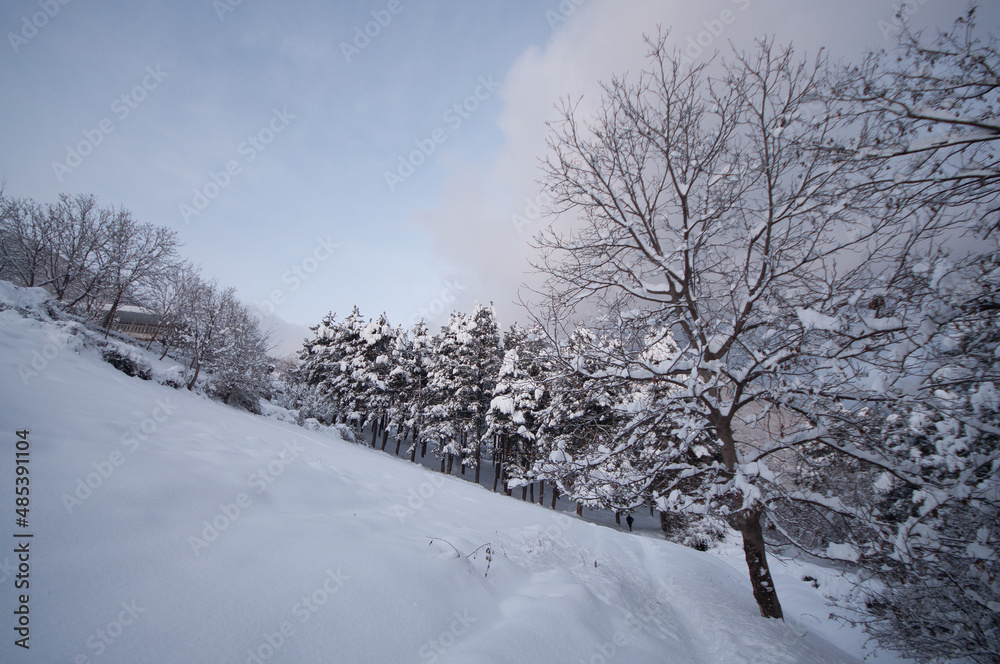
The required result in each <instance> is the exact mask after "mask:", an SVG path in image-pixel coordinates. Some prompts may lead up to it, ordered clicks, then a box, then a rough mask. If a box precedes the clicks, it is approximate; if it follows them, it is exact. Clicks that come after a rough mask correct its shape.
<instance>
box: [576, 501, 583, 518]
mask: <svg viewBox="0 0 1000 664" xmlns="http://www.w3.org/2000/svg"><path fill="white" fill-rule="evenodd" d="M576 515H577V516H583V503H577V504H576Z"/></svg>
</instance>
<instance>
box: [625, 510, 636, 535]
mask: <svg viewBox="0 0 1000 664" xmlns="http://www.w3.org/2000/svg"><path fill="white" fill-rule="evenodd" d="M634 521H635V519H633V518H632V515H631V514H629V515H628V516H627V517H625V523H627V524H628V531H629V532H632V523H633V522H634Z"/></svg>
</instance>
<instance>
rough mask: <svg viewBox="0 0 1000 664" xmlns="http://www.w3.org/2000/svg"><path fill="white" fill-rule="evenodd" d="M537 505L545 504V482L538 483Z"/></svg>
mask: <svg viewBox="0 0 1000 664" xmlns="http://www.w3.org/2000/svg"><path fill="white" fill-rule="evenodd" d="M538 504H539V505H544V504H545V480H541V481H539V482H538Z"/></svg>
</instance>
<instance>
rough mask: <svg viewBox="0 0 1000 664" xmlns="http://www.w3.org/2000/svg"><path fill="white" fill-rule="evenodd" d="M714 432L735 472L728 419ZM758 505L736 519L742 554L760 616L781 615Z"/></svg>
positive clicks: (728, 466)
mask: <svg viewBox="0 0 1000 664" xmlns="http://www.w3.org/2000/svg"><path fill="white" fill-rule="evenodd" d="M712 424H714V425H715V433H716V435H717V436H718V437H719V440H720V441H721V442H722V461H723V463H725V464H726V469H727V470H729V472H730V473H733V472H735V470H736V463H737V460H738V458H737V456H738V455H737V452H736V439H735V438H734V436H733V428H732V424H731V422H730V420H729V419H728V418H724V417H720V418H717V419H716V420H715V421H714V422H713V423H712ZM760 513H761V511H760V508H759V507H751V508H750V509H748V510H745V511H743V512H741V513H740V515H739V517H738V518H737V521H738V525H739V528H740V533H741V534H742V535H743V553H744V555H745V556H746V559H747V568H748V569H749V571H750V585H751V587H752V588H753V597H754V599H755V600H757V606H758V608H760V615H762V616H764V617H765V618H783V617H784V616H783V615H782V613H781V603H780V602H778V592H777V590H775V588H774V581H773V580H772V579H771V570H770V569H769V568H768V566H767V551H766V550H765V548H764V533H763V531H762V530H761V527H760Z"/></svg>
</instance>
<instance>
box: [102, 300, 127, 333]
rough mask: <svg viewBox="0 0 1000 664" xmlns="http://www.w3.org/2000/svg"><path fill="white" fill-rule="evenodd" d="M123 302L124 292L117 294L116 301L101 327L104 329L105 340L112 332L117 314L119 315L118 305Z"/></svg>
mask: <svg viewBox="0 0 1000 664" xmlns="http://www.w3.org/2000/svg"><path fill="white" fill-rule="evenodd" d="M121 300H122V291H118V292H117V293H115V301H114V303H113V304H112V305H111V308H110V309H108V313H107V314H105V315H104V320H103V321H101V327H103V328H104V338H105V339H107V338H108V333H109V332H111V324H112V323H114V322H115V314H117V313H118V305H119V304H120V303H121Z"/></svg>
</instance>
